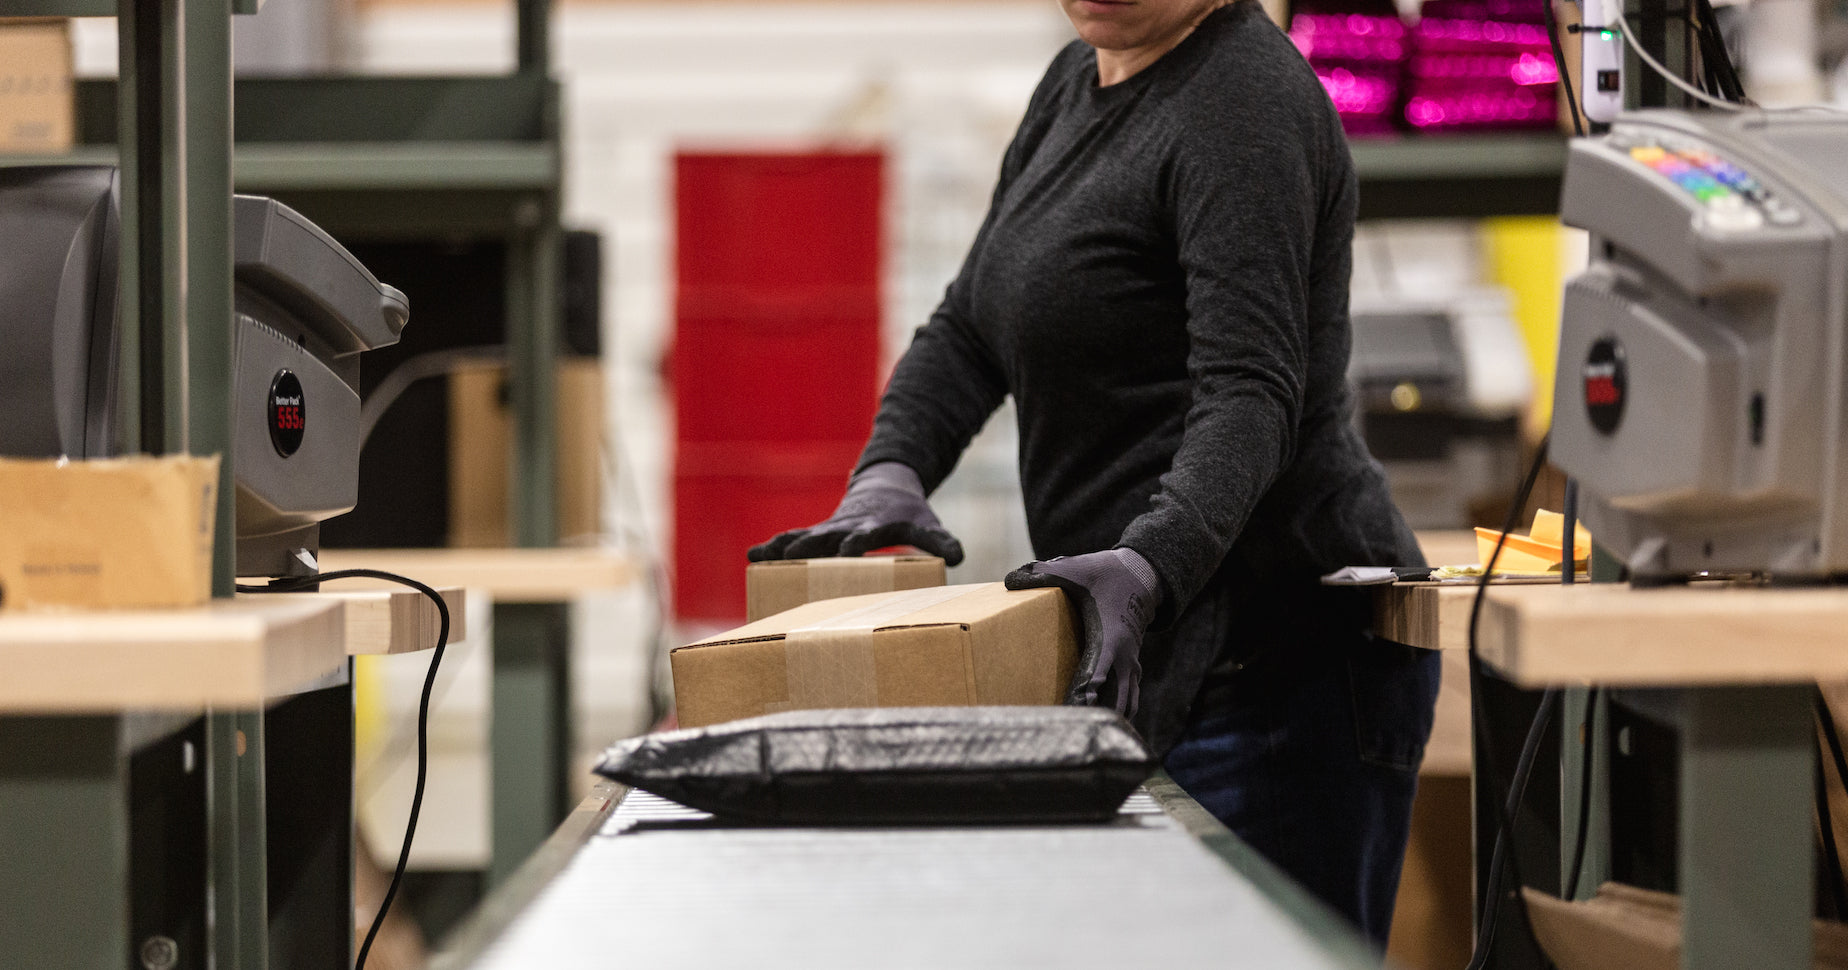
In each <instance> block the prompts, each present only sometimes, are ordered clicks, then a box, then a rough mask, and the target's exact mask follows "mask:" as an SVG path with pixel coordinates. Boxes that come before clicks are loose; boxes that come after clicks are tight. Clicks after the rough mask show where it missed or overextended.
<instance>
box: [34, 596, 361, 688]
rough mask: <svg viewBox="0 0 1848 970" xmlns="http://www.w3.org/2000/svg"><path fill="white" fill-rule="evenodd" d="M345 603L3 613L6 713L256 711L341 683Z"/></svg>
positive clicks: (267, 601) (270, 601) (219, 603)
mask: <svg viewBox="0 0 1848 970" xmlns="http://www.w3.org/2000/svg"><path fill="white" fill-rule="evenodd" d="M343 623H344V619H343V608H342V605H341V604H340V603H338V602H335V601H332V600H321V599H316V598H308V597H304V598H301V599H291V600H288V601H285V602H277V601H275V600H274V598H269V597H265V598H262V599H261V600H258V601H255V602H253V601H251V600H249V599H243V598H240V599H233V600H215V601H213V602H212V603H211V604H209V605H207V606H203V607H198V608H195V609H176V610H132V611H121V612H72V613H7V614H4V615H0V670H4V671H5V672H6V673H5V676H0V713H7V714H29V713H75V712H84V711H125V710H146V711H197V710H202V709H205V708H208V707H211V708H220V709H237V710H254V709H258V708H261V707H263V706H265V705H266V704H268V703H269V702H270V701H272V700H275V699H277V698H280V697H284V696H287V695H289V694H292V693H296V692H298V691H301V690H304V689H307V688H310V687H314V686H317V685H318V684H319V683H320V682H322V681H324V680H325V679H326V678H328V677H330V676H337V675H339V674H340V673H341V671H342V666H343V664H344V663H345V661H346V652H345V649H344V646H343V643H342V641H343V639H344V628H343Z"/></svg>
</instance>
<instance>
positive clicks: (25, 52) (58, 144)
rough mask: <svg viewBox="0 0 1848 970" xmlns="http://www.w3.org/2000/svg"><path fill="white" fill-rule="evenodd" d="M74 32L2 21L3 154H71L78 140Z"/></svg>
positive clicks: (54, 24) (60, 25)
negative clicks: (73, 76) (73, 88)
mask: <svg viewBox="0 0 1848 970" xmlns="http://www.w3.org/2000/svg"><path fill="white" fill-rule="evenodd" d="M74 104H75V102H74V100H73V95H72V93H71V38H70V28H69V25H68V24H67V22H65V21H63V20H20V19H4V18H0V152H16V153H40V152H44V153H56V152H67V151H70V149H71V143H72V141H73V140H74V139H75V137H76V108H75V106H74Z"/></svg>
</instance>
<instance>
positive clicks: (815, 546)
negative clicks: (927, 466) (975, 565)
mask: <svg viewBox="0 0 1848 970" xmlns="http://www.w3.org/2000/svg"><path fill="white" fill-rule="evenodd" d="M886 546H916V547H918V548H919V549H922V550H924V551H925V552H928V553H930V554H931V555H933V556H941V557H942V558H943V561H944V562H946V563H948V564H949V565H952V566H954V565H956V564H957V563H960V562H962V560H963V549H962V543H960V542H957V541H956V537H955V536H953V535H950V533H949V531H948V530H947V529H945V528H944V527H943V523H941V522H939V521H937V513H935V512H932V511H931V510H930V503H929V502H927V501H925V499H924V484H923V483H922V482H920V481H919V480H918V473H917V472H915V471H913V470H912V469H911V466H909V465H905V464H902V463H900V462H896V461H882V462H879V463H877V464H873V465H868V466H866V467H865V468H863V469H861V470H860V473H859V474H857V475H855V476H853V480H852V481H850V482H848V483H847V494H846V496H844V497H843V498H842V499H841V504H840V507H839V508H837V509H835V510H834V514H833V515H831V516H828V520H827V521H826V522H823V523H821V524H820V525H813V526H810V527H808V528H806V529H791V530H789V531H788V532H784V533H780V534H778V535H777V536H775V537H773V538H772V539H771V540H770V541H769V542H764V543H760V544H758V545H755V546H752V547H751V551H750V553H749V555H750V557H751V561H752V562H763V561H764V560H766V559H815V558H821V557H828V556H864V555H866V554H867V553H869V552H871V551H873V550H874V549H883V548H885V547H886Z"/></svg>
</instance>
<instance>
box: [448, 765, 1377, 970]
mask: <svg viewBox="0 0 1848 970" xmlns="http://www.w3.org/2000/svg"><path fill="white" fill-rule="evenodd" d="M1353 952H1354V951H1353V948H1352V947H1351V944H1348V943H1347V942H1346V941H1342V942H1341V943H1340V944H1338V945H1335V946H1332V947H1331V946H1329V945H1327V944H1325V943H1323V942H1318V941H1317V940H1315V939H1313V938H1312V937H1311V936H1310V933H1309V931H1308V930H1307V929H1305V928H1304V926H1303V924H1302V923H1300V922H1298V920H1297V919H1295V918H1292V917H1291V916H1290V915H1287V914H1286V913H1285V912H1284V911H1283V910H1282V909H1281V908H1280V907H1279V906H1278V905H1277V904H1276V903H1275V902H1273V901H1272V900H1271V899H1269V898H1267V897H1266V896H1265V895H1264V893H1263V892H1261V891H1260V890H1259V888H1258V887H1257V886H1256V885H1254V884H1253V883H1252V882H1251V881H1249V880H1248V879H1246V878H1244V877H1243V876H1242V875H1241V874H1240V872H1239V871H1237V870H1235V869H1234V868H1232V867H1231V866H1228V865H1227V864H1226V862H1224V861H1222V860H1221V859H1220V858H1219V857H1218V856H1216V855H1215V854H1214V853H1213V852H1212V851H1211V850H1209V849H1208V848H1207V847H1206V846H1205V845H1204V844H1202V842H1201V841H1200V840H1199V839H1197V838H1195V837H1194V836H1193V835H1192V834H1190V833H1189V832H1188V831H1187V830H1186V829H1185V828H1183V827H1182V825H1181V824H1180V823H1179V822H1177V821H1176V820H1175V819H1174V818H1173V817H1171V816H1170V815H1168V814H1167V813H1165V812H1164V811H1163V810H1162V808H1161V807H1160V806H1159V805H1158V804H1157V803H1156V802H1155V800H1154V799H1153V798H1151V797H1149V796H1148V795H1147V794H1138V795H1136V796H1134V797H1132V798H1131V799H1130V800H1129V802H1128V803H1126V804H1125V805H1124V807H1123V809H1122V811H1121V812H1120V813H1119V815H1118V817H1117V819H1116V820H1115V821H1114V822H1112V823H1109V824H1105V825H1073V826H1059V827H1029V826H1021V827H988V828H974V827H970V828H958V827H941V828H917V829H897V828H864V829H853V828H839V829H816V828H806V829H797V828H751V827H729V826H727V827H721V826H719V825H717V824H716V823H714V822H712V821H711V820H710V817H709V816H707V815H705V814H704V813H701V812H695V811H692V810H690V809H687V808H684V807H682V806H679V805H676V804H674V803H672V802H669V801H666V800H664V799H661V798H657V797H655V796H652V795H648V794H644V793H641V792H633V793H631V794H630V795H629V796H628V797H627V798H625V799H624V800H623V802H622V803H621V804H620V805H618V806H617V808H616V810H615V812H614V813H613V814H612V815H611V816H610V817H609V818H608V819H607V820H606V821H605V823H604V825H603V826H602V827H601V829H600V830H599V831H598V832H597V834H595V835H593V836H591V837H590V838H589V840H588V841H587V842H586V843H585V844H584V846H583V847H582V849H580V850H579V851H578V852H577V854H576V855H575V856H574V857H573V858H572V860H571V862H570V863H569V864H568V865H567V866H566V867H565V868H564V869H563V870H562V871H561V872H559V873H558V875H557V876H556V877H555V878H553V879H552V880H551V882H550V883H549V884H548V885H547V886H546V887H545V889H544V890H543V891H541V892H540V893H539V894H538V895H537V897H536V898H535V899H534V900H533V901H532V903H531V905H529V906H527V907H526V908H525V910H524V911H523V912H522V913H520V915H519V916H518V917H516V918H514V919H513V921H512V922H511V923H510V924H509V925H508V926H507V927H506V930H505V932H503V933H501V934H499V938H498V939H497V940H496V941H495V942H494V943H493V944H492V945H490V946H489V947H488V948H487V949H486V951H485V952H483V953H482V954H481V956H480V958H479V959H478V960H476V961H474V962H473V963H472V966H473V967H476V968H480V970H511V968H516V967H517V968H523V970H524V968H536V967H546V968H551V967H559V968H564V967H571V968H580V967H582V968H591V967H618V966H620V967H625V968H627V967H638V968H645V967H672V968H675V970H707V968H734V967H736V968H746V967H748V968H751V970H782V968H789V970H797V968H800V970H834V968H840V970H847V968H852V970H899V968H919V970H923V968H928V970H957V968H971V970H979V968H990V967H992V968H996V970H1003V968H1005V970H1018V968H1031V967H1047V968H1053V967H1056V968H1059V970H1085V968H1092V967H1095V968H1100V970H1102V968H1109V970H1123V968H1128V967H1160V968H1164V970H1166V968H1177V967H1214V968H1222V967H1232V966H1237V967H1262V968H1266V970H1289V968H1296V967H1315V968H1324V967H1352V966H1356V965H1359V963H1358V961H1356V960H1355V959H1354V958H1353Z"/></svg>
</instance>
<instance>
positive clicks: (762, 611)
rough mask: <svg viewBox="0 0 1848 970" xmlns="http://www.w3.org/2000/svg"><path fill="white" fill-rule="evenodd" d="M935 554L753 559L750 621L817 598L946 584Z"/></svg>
mask: <svg viewBox="0 0 1848 970" xmlns="http://www.w3.org/2000/svg"><path fill="white" fill-rule="evenodd" d="M943 581H944V566H943V560H941V559H939V558H937V557H936V556H857V557H845V558H836V559H782V560H775V561H771V562H754V563H752V564H751V565H750V566H749V567H747V568H746V569H745V571H744V598H745V620H746V622H750V623H755V622H757V621H758V620H761V619H763V618H764V617H767V616H775V615H776V614H778V613H781V612H783V611H784V610H793V609H795V608H796V607H798V606H801V605H803V604H804V603H813V602H815V601H816V600H830V599H838V598H840V597H842V596H861V595H865V594H867V593H890V592H893V591H895V590H901V589H922V588H925V587H929V586H942V585H943Z"/></svg>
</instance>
